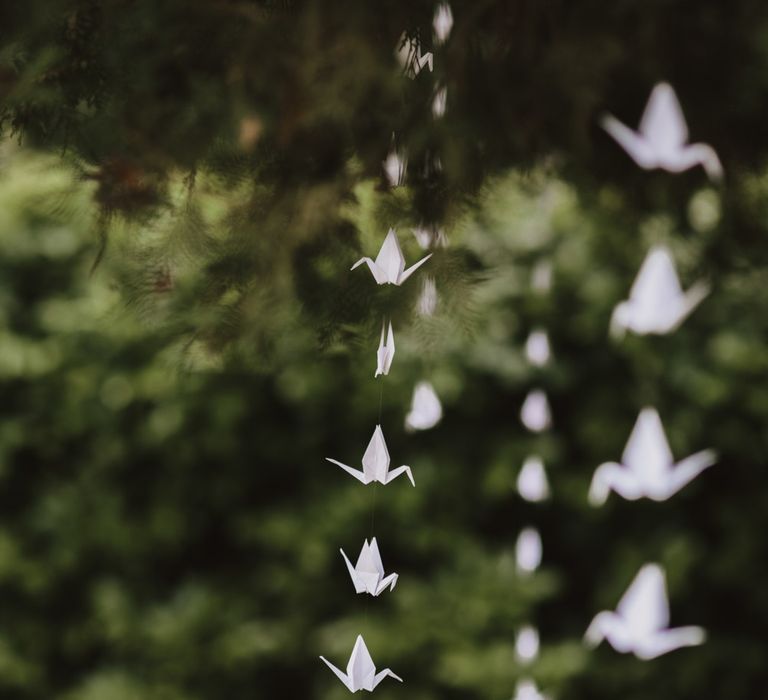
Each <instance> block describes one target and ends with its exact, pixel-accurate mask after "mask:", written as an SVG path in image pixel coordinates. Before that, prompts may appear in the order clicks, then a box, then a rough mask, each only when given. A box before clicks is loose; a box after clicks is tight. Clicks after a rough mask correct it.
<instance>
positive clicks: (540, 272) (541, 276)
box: [531, 260, 552, 294]
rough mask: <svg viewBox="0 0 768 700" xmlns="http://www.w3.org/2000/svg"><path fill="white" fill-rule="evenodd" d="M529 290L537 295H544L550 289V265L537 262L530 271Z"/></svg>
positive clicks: (543, 261) (548, 262)
mask: <svg viewBox="0 0 768 700" xmlns="http://www.w3.org/2000/svg"><path fill="white" fill-rule="evenodd" d="M531 289H533V291H535V292H538V293H539V294H546V293H547V292H548V291H549V290H550V289H552V263H551V262H550V261H549V260H539V261H538V262H537V263H536V265H535V266H534V268H533V270H532V271H531Z"/></svg>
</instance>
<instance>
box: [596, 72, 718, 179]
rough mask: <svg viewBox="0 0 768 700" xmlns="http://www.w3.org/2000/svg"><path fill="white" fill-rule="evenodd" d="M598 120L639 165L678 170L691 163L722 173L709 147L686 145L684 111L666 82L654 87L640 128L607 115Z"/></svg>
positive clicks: (713, 174)
mask: <svg viewBox="0 0 768 700" xmlns="http://www.w3.org/2000/svg"><path fill="white" fill-rule="evenodd" d="M600 123H601V125H602V127H603V128H604V129H605V130H606V131H607V132H608V133H609V134H610V135H611V136H613V138H614V139H616V141H618V143H619V145H620V146H621V147H622V148H623V149H624V150H625V151H626V152H627V153H628V154H629V155H630V157H631V158H632V159H633V160H634V161H635V163H637V164H638V165H639V166H640V167H641V168H645V169H646V170H651V169H653V168H663V169H664V170H668V171H669V172H672V173H679V172H682V171H683V170H688V169H689V168H692V167H693V166H694V165H702V166H703V167H704V170H706V171H707V175H709V177H710V178H711V179H713V180H716V179H719V178H721V177H722V176H723V166H722V165H721V164H720V159H719V158H718V157H717V154H716V153H715V151H714V149H713V148H712V147H711V146H709V145H707V144H705V143H694V144H690V145H689V144H687V141H688V126H687V125H686V123H685V118H684V117H683V110H682V109H681V107H680V102H679V101H678V99H677V95H675V91H674V90H673V89H672V86H671V85H669V84H667V83H659V84H658V85H656V87H654V88H653V91H652V92H651V97H650V98H649V100H648V105H647V106H646V108H645V112H643V117H642V119H641V121H640V129H639V131H633V130H632V129H630V128H629V127H627V126H625V125H624V124H622V123H621V122H620V121H619V120H618V119H616V118H615V117H614V116H612V115H610V114H608V115H606V116H604V117H603V118H602V120H601V122H600Z"/></svg>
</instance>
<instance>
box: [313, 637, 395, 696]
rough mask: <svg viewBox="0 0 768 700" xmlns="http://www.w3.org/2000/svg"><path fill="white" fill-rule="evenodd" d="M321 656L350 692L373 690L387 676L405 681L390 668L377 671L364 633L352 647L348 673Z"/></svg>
mask: <svg viewBox="0 0 768 700" xmlns="http://www.w3.org/2000/svg"><path fill="white" fill-rule="evenodd" d="M320 658H321V659H322V660H323V662H324V663H325V665H326V666H328V668H330V669H331V671H333V672H334V673H335V674H336V676H337V677H338V679H339V680H340V681H341V682H342V683H343V684H344V685H345V686H347V688H348V689H349V692H350V693H356V692H357V691H358V690H368V691H372V690H373V689H374V688H375V687H376V686H377V685H378V684H379V683H381V681H383V680H384V679H385V678H386V677H387V676H390V677H391V678H394V679H395V680H396V681H400V682H401V683H402V682H403V679H402V678H400V676H396V675H395V674H394V673H392V671H390V670H389V669H388V668H385V669H384V670H383V671H379V673H376V666H374V665H373V659H372V658H371V655H370V653H369V652H368V648H367V647H366V646H365V641H364V640H363V636H362V635H358V636H357V641H356V642H355V646H354V648H353V649H352V655H351V656H350V657H349V663H348V664H347V672H346V673H342V672H341V671H340V670H339V669H338V668H336V667H335V666H334V665H333V664H332V663H331V662H330V661H328V660H327V659H326V658H325V657H324V656H321V657H320Z"/></svg>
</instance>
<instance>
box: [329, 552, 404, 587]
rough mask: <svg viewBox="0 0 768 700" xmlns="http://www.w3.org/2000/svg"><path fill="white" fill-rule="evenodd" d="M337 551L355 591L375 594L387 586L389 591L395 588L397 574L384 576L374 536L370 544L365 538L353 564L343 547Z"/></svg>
mask: <svg viewBox="0 0 768 700" xmlns="http://www.w3.org/2000/svg"><path fill="white" fill-rule="evenodd" d="M339 551H340V552H341V556H342V557H344V561H345V562H346V563H347V569H349V575H350V576H351V577H352V583H353V584H354V586H355V592H356V593H370V594H371V595H374V596H377V595H379V593H381V592H382V591H383V590H384V589H385V588H387V587H389V590H390V591H394V590H395V584H396V583H397V574H390V575H389V576H386V577H385V576H384V564H383V563H382V561H381V555H380V554H379V545H378V544H376V538H375V537H373V538H371V543H370V544H368V540H365V544H363V548H362V550H360V556H359V557H358V558H357V564H355V566H352V563H351V562H350V561H349V559H348V558H347V555H346V554H344V550H343V549H340V550H339Z"/></svg>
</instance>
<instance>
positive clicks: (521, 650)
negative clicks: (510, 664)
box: [515, 625, 539, 664]
mask: <svg viewBox="0 0 768 700" xmlns="http://www.w3.org/2000/svg"><path fill="white" fill-rule="evenodd" d="M538 656H539V631H538V630H537V629H536V628H535V627H533V626H532V625H524V626H523V627H521V628H520V629H519V630H518V631H517V634H516V635H515V658H516V659H517V663H519V664H529V663H531V662H532V661H535V660H536V659H537V658H538Z"/></svg>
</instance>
